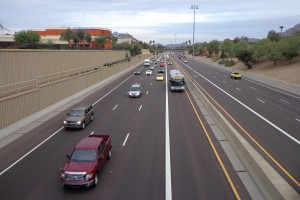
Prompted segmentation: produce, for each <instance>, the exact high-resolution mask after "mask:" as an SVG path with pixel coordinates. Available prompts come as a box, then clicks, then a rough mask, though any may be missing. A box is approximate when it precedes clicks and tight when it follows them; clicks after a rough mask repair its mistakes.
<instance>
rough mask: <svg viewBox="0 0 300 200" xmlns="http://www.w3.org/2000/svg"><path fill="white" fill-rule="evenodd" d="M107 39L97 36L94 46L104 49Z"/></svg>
mask: <svg viewBox="0 0 300 200" xmlns="http://www.w3.org/2000/svg"><path fill="white" fill-rule="evenodd" d="M107 39H108V36H106V35H98V36H97V37H96V38H95V39H94V41H95V42H96V44H97V45H98V46H99V47H100V48H104V45H105V44H106V42H107Z"/></svg>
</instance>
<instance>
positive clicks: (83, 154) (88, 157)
mask: <svg viewBox="0 0 300 200" xmlns="http://www.w3.org/2000/svg"><path fill="white" fill-rule="evenodd" d="M96 157H97V156H96V151H95V150H81V149H75V150H74V152H73V154H72V156H71V159H70V160H71V161H72V162H93V161H95V160H96Z"/></svg>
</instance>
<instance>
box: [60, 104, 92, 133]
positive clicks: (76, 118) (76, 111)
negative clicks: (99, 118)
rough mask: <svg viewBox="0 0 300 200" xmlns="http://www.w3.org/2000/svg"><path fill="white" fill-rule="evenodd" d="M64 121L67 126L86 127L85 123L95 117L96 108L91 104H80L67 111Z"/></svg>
mask: <svg viewBox="0 0 300 200" xmlns="http://www.w3.org/2000/svg"><path fill="white" fill-rule="evenodd" d="M67 115H68V117H67V119H66V120H65V121H64V122H63V124H64V126H65V128H82V129H84V128H85V125H86V124H88V123H89V122H91V121H93V119H94V109H93V106H92V105H90V104H86V105H80V106H78V107H76V108H73V109H72V110H71V111H70V112H68V113H67Z"/></svg>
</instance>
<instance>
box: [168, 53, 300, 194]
mask: <svg viewBox="0 0 300 200" xmlns="http://www.w3.org/2000/svg"><path fill="white" fill-rule="evenodd" d="M186 60H187V61H188V63H183V59H177V58H174V59H173V61H174V62H175V63H177V65H178V66H179V67H180V68H181V69H182V70H183V71H185V72H186V73H187V74H188V76H189V77H191V78H192V79H193V81H194V83H195V85H197V87H198V88H200V89H201V90H202V91H203V92H204V93H205V94H206V96H207V97H208V98H209V99H210V101H211V102H212V103H213V104H214V105H215V106H216V107H217V108H218V109H219V110H220V111H221V113H223V114H224V116H226V117H227V119H229V121H231V123H232V125H233V126H235V127H236V129H237V130H239V131H240V133H241V134H242V135H243V137H244V138H245V139H247V140H248V141H249V142H250V143H251V144H252V145H253V146H254V147H255V148H256V149H257V150H258V151H259V152H260V154H261V155H263V157H264V158H265V159H266V160H267V161H268V162H269V163H270V164H271V165H272V166H273V167H274V168H275V169H276V170H277V171H278V172H279V173H280V175H281V176H283V177H284V179H285V180H286V181H287V182H288V183H289V184H290V185H291V186H292V187H293V188H294V189H295V190H296V191H297V192H298V193H300V184H299V181H300V170H299V169H300V159H299V154H300V131H299V128H300V120H299V119H300V96H299V94H294V93H292V92H288V91H285V90H282V89H279V88H277V87H275V86H272V85H267V84H264V83H261V82H258V81H255V80H252V79H249V78H245V77H242V79H241V80H236V79H235V80H233V79H231V78H230V73H229V72H228V71H225V70H222V69H220V68H216V67H213V66H210V65H208V64H204V63H198V62H196V61H193V60H192V59H191V58H186Z"/></svg>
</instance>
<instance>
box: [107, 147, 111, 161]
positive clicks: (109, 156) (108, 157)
mask: <svg viewBox="0 0 300 200" xmlns="http://www.w3.org/2000/svg"><path fill="white" fill-rule="evenodd" d="M110 158H111V149H110V150H109V152H108V156H107V160H109V159H110Z"/></svg>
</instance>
